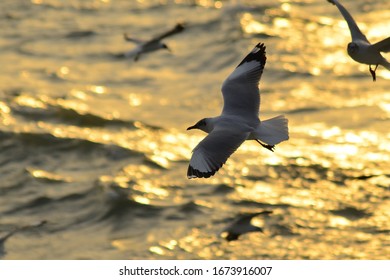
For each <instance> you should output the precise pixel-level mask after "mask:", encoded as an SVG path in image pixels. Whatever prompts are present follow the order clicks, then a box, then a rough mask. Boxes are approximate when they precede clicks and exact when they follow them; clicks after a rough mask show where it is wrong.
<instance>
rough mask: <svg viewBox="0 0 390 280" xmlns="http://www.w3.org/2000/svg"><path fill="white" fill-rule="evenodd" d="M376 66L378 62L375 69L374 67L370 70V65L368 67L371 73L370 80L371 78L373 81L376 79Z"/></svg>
mask: <svg viewBox="0 0 390 280" xmlns="http://www.w3.org/2000/svg"><path fill="white" fill-rule="evenodd" d="M377 68H378V64H377V65H376V66H375V69H374V70H372V68H371V65H370V67H369V69H370V73H371V76H372V80H373V81H374V82H375V81H376V73H375V71H376V69H377Z"/></svg>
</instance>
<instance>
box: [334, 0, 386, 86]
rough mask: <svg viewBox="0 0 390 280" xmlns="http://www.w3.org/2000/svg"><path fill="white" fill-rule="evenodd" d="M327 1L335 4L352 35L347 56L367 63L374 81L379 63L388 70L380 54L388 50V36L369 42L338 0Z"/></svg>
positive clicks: (384, 59)
mask: <svg viewBox="0 0 390 280" xmlns="http://www.w3.org/2000/svg"><path fill="white" fill-rule="evenodd" d="M328 2H329V3H331V4H333V5H336V7H337V8H338V9H339V11H340V13H341V15H342V16H343V17H344V19H345V21H346V22H347V24H348V27H349V31H350V32H351V37H352V42H350V43H349V44H348V47H347V51H348V54H349V56H350V57H351V58H352V59H353V60H355V61H357V62H360V63H363V64H368V65H369V70H370V73H371V75H372V79H373V80H374V81H375V80H376V74H375V71H376V69H377V68H378V66H379V65H382V66H383V67H385V68H386V69H388V70H390V63H389V62H388V61H387V60H386V58H384V57H383V56H382V54H381V52H390V37H389V38H386V39H384V40H382V41H380V42H378V43H375V44H371V43H370V42H369V41H368V40H367V38H366V36H365V35H364V34H363V33H362V32H361V31H360V29H359V27H358V25H357V24H356V22H355V20H354V19H353V18H352V16H351V14H350V13H349V12H348V11H347V10H346V9H345V8H344V6H343V5H341V4H340V2H339V1H338V0H328ZM372 65H375V69H372V68H371V66H372Z"/></svg>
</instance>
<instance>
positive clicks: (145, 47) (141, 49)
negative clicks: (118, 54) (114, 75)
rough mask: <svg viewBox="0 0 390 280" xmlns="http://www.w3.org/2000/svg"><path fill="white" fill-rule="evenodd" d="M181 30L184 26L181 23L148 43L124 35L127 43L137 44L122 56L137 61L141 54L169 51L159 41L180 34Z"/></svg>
mask: <svg viewBox="0 0 390 280" xmlns="http://www.w3.org/2000/svg"><path fill="white" fill-rule="evenodd" d="M183 30H184V25H183V24H182V23H177V24H176V26H175V27H174V28H172V29H171V30H169V31H166V32H164V33H163V34H161V35H159V36H156V37H154V38H152V39H151V40H148V41H144V40H139V39H134V38H131V37H130V36H129V35H128V34H126V33H125V34H124V38H125V40H126V41H128V42H133V43H135V44H137V46H136V47H135V48H134V49H133V50H131V51H128V52H126V53H125V54H124V56H125V57H127V58H131V57H133V58H134V61H137V60H138V59H139V58H140V56H141V54H143V53H148V52H152V51H157V50H159V49H167V50H168V51H170V49H169V48H168V46H167V45H166V44H165V43H163V42H161V40H162V39H164V38H166V37H168V36H171V35H174V34H176V33H180V32H182V31H183Z"/></svg>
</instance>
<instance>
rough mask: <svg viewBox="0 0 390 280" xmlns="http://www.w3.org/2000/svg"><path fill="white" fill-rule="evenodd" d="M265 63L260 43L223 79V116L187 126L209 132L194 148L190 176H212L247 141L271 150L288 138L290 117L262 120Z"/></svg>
mask: <svg viewBox="0 0 390 280" xmlns="http://www.w3.org/2000/svg"><path fill="white" fill-rule="evenodd" d="M265 62H266V56H265V46H264V44H262V43H258V44H257V45H256V46H255V47H254V49H253V50H252V51H251V52H250V53H249V54H248V55H247V56H246V57H245V58H244V59H243V60H242V61H241V63H240V64H239V65H238V66H237V68H236V69H235V70H234V71H233V72H232V73H231V74H230V75H229V76H228V78H227V79H226V80H225V81H224V83H223V85H222V95H223V99H224V105H223V109H222V113H221V115H220V116H217V117H213V118H204V119H201V120H200V121H198V122H197V123H196V124H195V125H193V126H190V127H188V128H187V130H190V129H200V130H202V131H204V132H206V133H208V135H207V136H206V137H205V138H204V139H203V140H202V141H201V142H199V144H198V145H197V146H196V147H195V149H194V150H193V151H192V152H193V153H192V157H191V160H190V164H189V167H188V171H187V177H188V178H189V179H191V178H209V177H211V176H213V175H214V174H215V172H217V171H218V170H219V168H221V167H222V165H223V164H224V163H225V162H226V160H227V159H228V158H229V157H230V155H231V154H233V153H234V151H235V150H237V149H238V147H239V146H240V145H241V144H242V143H243V142H244V141H245V140H256V141H257V142H258V143H259V144H260V145H262V146H263V147H264V148H266V149H268V150H270V151H273V150H274V148H275V145H276V144H278V143H280V142H282V141H285V140H288V138H289V136H288V126H287V124H288V120H287V119H286V118H285V117H284V116H283V115H280V116H277V117H274V118H271V119H268V120H265V121H260V119H259V107H260V92H259V88H258V85H259V81H260V77H261V74H262V73H263V69H264V66H265Z"/></svg>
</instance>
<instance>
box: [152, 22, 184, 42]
mask: <svg viewBox="0 0 390 280" xmlns="http://www.w3.org/2000/svg"><path fill="white" fill-rule="evenodd" d="M183 30H184V25H183V24H182V23H177V24H176V25H175V27H173V28H172V29H171V30H168V31H167V32H164V33H163V34H161V35H158V36H156V37H154V38H153V39H152V40H151V41H160V40H162V39H164V38H166V37H168V36H172V35H175V34H177V33H180V32H182V31H183Z"/></svg>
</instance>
